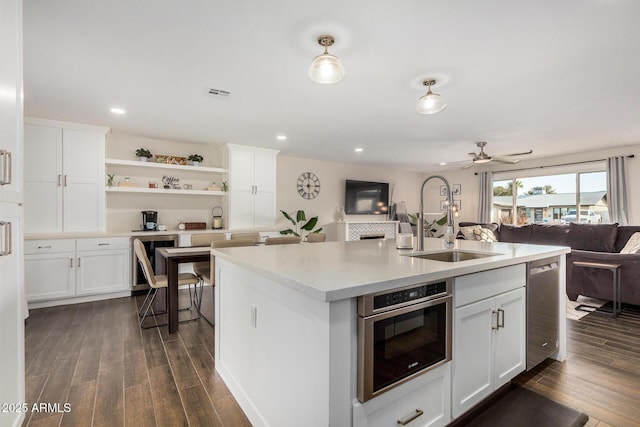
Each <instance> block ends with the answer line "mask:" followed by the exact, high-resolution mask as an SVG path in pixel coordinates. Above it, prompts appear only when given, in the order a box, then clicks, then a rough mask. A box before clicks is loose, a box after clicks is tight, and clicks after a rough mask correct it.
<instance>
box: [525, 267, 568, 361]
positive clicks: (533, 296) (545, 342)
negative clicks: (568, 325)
mask: <svg viewBox="0 0 640 427" xmlns="http://www.w3.org/2000/svg"><path fill="white" fill-rule="evenodd" d="M559 264H560V257H552V258H545V259H541V260H537V261H532V262H529V263H527V371H528V370H529V369H531V368H533V367H534V366H536V365H537V364H539V363H540V362H542V361H543V360H544V359H546V358H547V357H549V356H550V355H551V354H553V353H554V352H555V351H556V350H557V349H558V345H559V343H558V334H559V332H558V327H559V320H560V319H559V299H560V295H559V285H560V269H559Z"/></svg>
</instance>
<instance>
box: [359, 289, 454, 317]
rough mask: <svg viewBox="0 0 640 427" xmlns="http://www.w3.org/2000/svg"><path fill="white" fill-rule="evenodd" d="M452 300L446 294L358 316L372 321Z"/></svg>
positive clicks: (451, 297) (449, 295)
mask: <svg viewBox="0 0 640 427" xmlns="http://www.w3.org/2000/svg"><path fill="white" fill-rule="evenodd" d="M452 302H453V296H452V295H451V294H447V295H446V296H442V297H439V298H434V299H430V300H427V301H423V302H419V303H417V304H413V305H407V306H403V307H398V308H394V309H392V310H389V311H383V312H380V313H376V314H371V315H369V316H360V317H361V318H362V319H366V320H369V319H372V321H377V320H382V319H387V318H389V317H396V316H399V315H401V314H406V313H411V312H412V311H416V310H421V309H423V308H429V307H433V306H436V305H439V304H445V303H449V304H451V303H452Z"/></svg>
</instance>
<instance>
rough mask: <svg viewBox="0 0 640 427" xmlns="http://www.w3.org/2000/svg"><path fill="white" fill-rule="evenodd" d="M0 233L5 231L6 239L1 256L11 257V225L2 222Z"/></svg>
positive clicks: (0, 223)
mask: <svg viewBox="0 0 640 427" xmlns="http://www.w3.org/2000/svg"><path fill="white" fill-rule="evenodd" d="M0 231H3V234H4V239H2V240H3V242H2V243H3V244H2V246H4V247H0V256H5V255H11V243H12V239H11V223H10V222H5V221H0Z"/></svg>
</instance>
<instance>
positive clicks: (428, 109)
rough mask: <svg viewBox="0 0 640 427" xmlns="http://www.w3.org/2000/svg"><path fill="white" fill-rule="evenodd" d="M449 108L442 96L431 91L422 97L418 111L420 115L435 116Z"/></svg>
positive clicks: (417, 107)
mask: <svg viewBox="0 0 640 427" xmlns="http://www.w3.org/2000/svg"><path fill="white" fill-rule="evenodd" d="M446 106H447V104H445V103H444V102H442V98H440V95H438V94H436V93H432V92H431V90H429V92H427V94H426V95H424V96H422V97H420V99H419V100H418V105H416V111H417V112H418V113H420V114H435V113H439V112H440V111H442V110H444V108H445V107H446Z"/></svg>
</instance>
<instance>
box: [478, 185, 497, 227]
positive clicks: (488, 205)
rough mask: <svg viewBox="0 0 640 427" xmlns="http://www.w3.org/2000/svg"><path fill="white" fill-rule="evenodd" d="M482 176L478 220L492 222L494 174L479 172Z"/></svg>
mask: <svg viewBox="0 0 640 427" xmlns="http://www.w3.org/2000/svg"><path fill="white" fill-rule="evenodd" d="M478 177H479V178H480V191H479V194H480V200H479V202H478V208H479V209H478V222H481V223H488V222H491V210H492V207H493V175H492V173H491V172H478Z"/></svg>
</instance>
